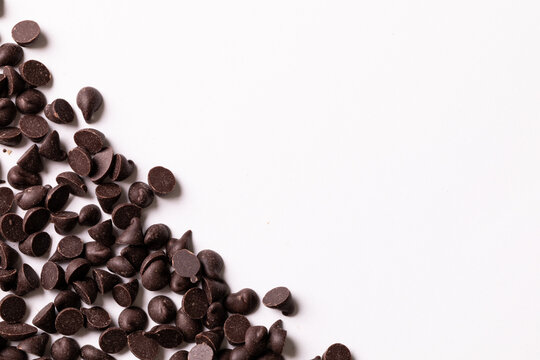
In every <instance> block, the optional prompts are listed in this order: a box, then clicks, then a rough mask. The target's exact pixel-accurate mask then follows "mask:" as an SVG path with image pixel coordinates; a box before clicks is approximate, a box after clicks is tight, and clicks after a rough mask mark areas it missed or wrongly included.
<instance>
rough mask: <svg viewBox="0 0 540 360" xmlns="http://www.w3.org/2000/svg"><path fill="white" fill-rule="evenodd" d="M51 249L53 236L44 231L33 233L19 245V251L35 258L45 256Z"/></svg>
mask: <svg viewBox="0 0 540 360" xmlns="http://www.w3.org/2000/svg"><path fill="white" fill-rule="evenodd" d="M50 247H51V236H50V235H49V234H48V233H46V232H43V231H42V232H36V233H33V234H31V235H29V236H28V237H27V238H26V239H25V240H23V241H21V242H20V243H19V250H20V251H21V252H22V253H23V254H25V255H28V256H33V257H39V256H43V255H45V253H46V252H47V251H49V248H50Z"/></svg>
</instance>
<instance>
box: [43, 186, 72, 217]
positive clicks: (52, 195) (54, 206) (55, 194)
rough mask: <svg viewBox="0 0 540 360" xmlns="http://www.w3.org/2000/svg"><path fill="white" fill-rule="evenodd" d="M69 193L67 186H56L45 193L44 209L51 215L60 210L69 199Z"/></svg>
mask: <svg viewBox="0 0 540 360" xmlns="http://www.w3.org/2000/svg"><path fill="white" fill-rule="evenodd" d="M69 193H70V187H69V185H67V184H60V185H56V186H55V187H53V188H51V189H50V190H49V191H48V192H47V195H46V197H45V207H46V208H47V209H49V210H50V211H51V212H53V213H55V212H58V211H60V210H62V209H63V208H64V206H66V203H67V201H68V199H69Z"/></svg>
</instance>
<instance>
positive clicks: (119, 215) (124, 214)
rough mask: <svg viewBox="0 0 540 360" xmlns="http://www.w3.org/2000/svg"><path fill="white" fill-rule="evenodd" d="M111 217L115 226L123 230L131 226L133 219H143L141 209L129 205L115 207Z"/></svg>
mask: <svg viewBox="0 0 540 360" xmlns="http://www.w3.org/2000/svg"><path fill="white" fill-rule="evenodd" d="M111 217H112V221H113V224H114V225H115V226H116V227H117V228H119V229H122V230H123V229H125V228H127V227H128V226H129V224H130V223H131V219H133V218H140V217H141V208H140V207H138V206H137V205H133V204H129V203H124V204H119V205H116V206H115V208H114V210H113V212H112V214H111Z"/></svg>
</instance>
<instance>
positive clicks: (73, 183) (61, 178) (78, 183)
mask: <svg viewBox="0 0 540 360" xmlns="http://www.w3.org/2000/svg"><path fill="white" fill-rule="evenodd" d="M56 182H57V183H58V184H59V185H61V184H66V185H68V186H69V191H70V192H71V193H72V194H73V195H75V196H84V195H85V194H86V192H87V191H88V188H87V187H86V185H85V184H84V180H83V179H82V178H81V177H80V176H79V175H77V174H76V173H74V172H72V171H65V172H63V173H60V174H58V175H57V176H56Z"/></svg>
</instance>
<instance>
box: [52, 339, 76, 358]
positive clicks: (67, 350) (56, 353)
mask: <svg viewBox="0 0 540 360" xmlns="http://www.w3.org/2000/svg"><path fill="white" fill-rule="evenodd" d="M80 354H81V349H80V347H79V344H78V343H77V341H75V340H74V339H72V338H69V337H65V336H63V337H61V338H60V339H58V340H56V341H55V342H53V343H52V346H51V355H52V357H53V359H54V360H77V359H78V358H79V356H80Z"/></svg>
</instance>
